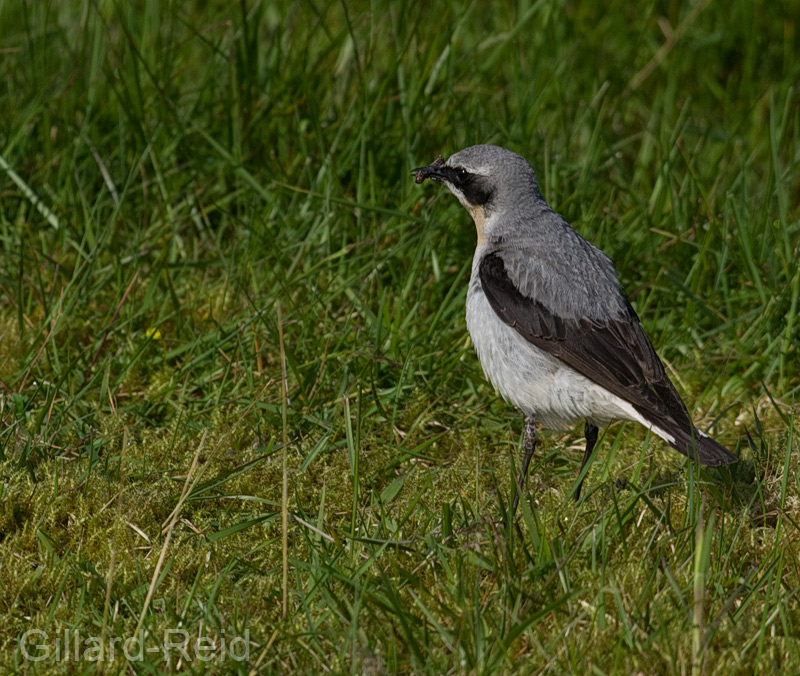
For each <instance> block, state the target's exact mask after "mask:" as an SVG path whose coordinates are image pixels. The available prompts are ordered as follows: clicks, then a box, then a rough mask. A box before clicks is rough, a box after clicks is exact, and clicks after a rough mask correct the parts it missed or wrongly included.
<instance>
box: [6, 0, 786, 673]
mask: <svg viewBox="0 0 800 676" xmlns="http://www.w3.org/2000/svg"><path fill="white" fill-rule="evenodd" d="M0 25H2V26H3V32H2V36H0V69H2V78H0V101H2V102H3V105H2V109H3V110H4V111H5V113H4V115H3V116H2V120H0V421H1V422H0V570H2V580H3V585H2V588H0V664H2V665H3V666H4V667H5V669H6V670H7V671H10V672H12V673H61V672H63V671H64V670H65V669H66V670H73V671H76V672H80V673H84V672H86V673H88V672H92V671H94V672H103V673H123V672H133V673H149V674H157V673H164V674H166V673H177V672H187V673H189V672H192V673H219V674H229V673H242V674H251V673H315V674H316V673H327V672H330V673H359V672H360V673H368V674H379V673H431V674H442V673H464V674H467V673H469V674H473V673H475V674H477V673H504V674H505V673H525V674H527V673H548V674H558V673H570V672H575V673H593V674H612V673H625V674H629V673H647V674H650V673H653V674H655V673H697V674H712V673H720V674H723V673H724V674H749V673H764V672H767V671H775V672H781V673H792V672H793V671H796V670H798V669H800V646H798V641H797V639H796V638H795V636H796V635H797V633H798V625H799V624H800V617H799V616H798V610H797V608H798V604H797V598H796V597H797V594H798V591H799V590H800V575H799V574H798V567H797V562H798V554H800V552H798V547H797V541H798V538H797V530H798V521H799V519H798V514H797V509H798V505H799V504H800V501H798V477H797V473H796V470H795V464H796V462H795V461H796V458H797V453H796V434H797V429H798V425H797V421H796V419H795V418H796V412H797V403H796V402H797V397H798V392H799V391H800V372H799V369H798V365H797V364H798V356H797V342H798V296H799V295H800V274H799V273H798V264H797V259H798V253H799V247H800V212H799V211H798V202H800V178H799V177H800V173H798V166H799V165H800V106H799V105H798V92H797V82H798V81H800V62H798V61H797V59H796V58H795V55H796V53H797V51H798V37H797V34H798V26H797V20H796V19H795V18H794V15H793V13H792V12H791V8H790V7H789V5H782V4H780V3H760V2H756V1H755V0H734V1H733V2H731V3H728V4H726V5H721V4H718V3H710V2H705V1H703V0H701V2H700V3H697V4H694V5H692V4H690V3H681V2H669V3H649V4H646V5H641V6H639V5H636V6H633V5H629V4H626V3H611V4H610V5H606V6H600V5H599V4H591V3H577V4H576V3H566V2H557V1H556V2H549V1H547V2H545V1H541V0H540V1H538V2H524V1H521V2H516V3H515V2H503V3H492V4H491V5H489V4H480V3H456V4H453V3H444V2H433V3H411V2H405V1H403V0H401V1H400V2H391V3H390V2H381V1H378V0H375V1H374V2H371V3H363V2H356V3H349V2H340V1H333V0H332V1H329V2H316V1H315V2H306V3H290V2H282V3H278V2H265V1H261V2H259V1H257V0H253V1H252V2H248V1H246V0H242V1H241V2H240V3H238V4H236V5H231V4H226V3H221V2H216V1H214V0H209V2H205V3H162V2H157V1H156V0H138V1H137V2H135V3H127V4H126V3H119V2H113V1H110V0H109V1H106V0H93V1H92V2H89V1H87V2H77V1H69V2H22V3H19V2H17V3H11V2H7V3H2V4H0ZM478 142H491V143H499V144H501V145H504V146H507V147H509V148H512V149H514V150H516V151H517V152H520V153H521V154H523V155H525V156H526V157H527V158H528V159H529V160H530V161H531V163H532V165H533V166H534V168H535V169H536V170H537V172H538V175H539V179H540V184H541V187H542V190H543V192H544V194H545V196H546V197H547V198H548V200H549V201H550V203H551V204H552V205H553V206H554V207H555V208H556V209H557V210H559V211H560V212H561V213H562V214H563V215H564V216H565V217H566V218H567V219H568V220H569V221H570V222H571V223H574V225H575V227H576V229H577V230H578V231H579V232H580V233H581V234H582V235H584V236H585V237H587V238H588V239H590V240H591V241H593V242H594V243H595V244H597V245H598V246H599V247H600V248H602V249H603V250H604V251H606V252H607V253H608V254H609V255H610V256H611V257H612V258H613V259H614V261H615V262H616V264H617V267H618V268H619V270H620V274H621V278H622V281H623V284H624V286H625V288H626V290H627V292H628V293H629V295H630V297H631V300H632V303H633V304H634V306H635V307H636V310H637V312H638V313H639V315H640V316H641V318H642V321H643V323H644V325H645V328H646V330H647V332H648V334H649V335H650V337H651V339H652V340H653V342H654V344H655V345H656V347H657V349H658V351H659V354H660V355H661V357H662V358H663V360H664V361H665V364H666V365H667V368H668V371H669V373H670V376H671V377H672V378H673V380H674V381H675V383H676V385H677V386H678V389H679V390H680V391H681V393H682V394H683V395H684V397H685V399H686V401H687V403H688V404H689V407H690V409H691V410H692V412H693V415H694V417H695V420H696V422H697V423H698V425H700V426H701V427H702V428H703V429H708V430H710V432H711V433H713V434H714V435H715V436H716V437H717V438H718V439H719V440H720V441H721V442H723V443H725V444H726V445H727V446H728V447H729V448H731V449H732V450H735V452H736V453H737V454H738V455H739V456H740V457H741V462H740V463H738V464H737V465H735V466H733V467H732V468H731V469H730V470H723V471H706V470H700V469H698V468H697V467H696V466H693V465H691V464H689V463H687V462H686V461H685V460H684V459H683V458H682V457H681V456H678V455H677V454H675V453H673V452H672V451H670V450H669V449H667V448H666V447H664V446H663V445H662V444H661V443H660V442H657V441H656V440H655V439H652V438H650V437H648V436H647V435H646V434H645V432H644V431H643V430H641V429H636V428H634V427H633V426H631V425H614V426H611V427H610V428H608V429H607V430H605V431H604V432H603V433H602V436H601V439H600V442H599V447H598V453H597V455H596V460H595V461H594V462H593V465H592V467H591V468H590V470H589V474H588V478H587V484H586V487H587V490H586V491H585V493H586V495H585V496H584V498H583V499H582V501H581V502H580V504H579V505H578V506H577V507H576V506H575V505H574V504H573V502H572V501H571V500H570V499H569V495H570V494H571V492H572V490H573V488H574V487H575V483H576V470H577V468H578V465H579V461H580V457H581V449H580V435H578V434H573V433H548V434H546V435H544V442H543V444H542V445H541V447H540V449H538V450H537V456H536V458H535V460H534V463H533V467H532V475H531V477H530V483H529V489H530V490H529V493H528V495H527V496H526V499H525V500H523V501H522V504H521V509H520V510H519V512H518V514H517V517H516V519H513V518H512V517H511V515H510V513H509V502H510V499H512V498H513V486H514V479H513V477H514V476H515V471H516V467H517V466H518V464H519V463H518V459H517V452H518V445H519V441H520V438H521V421H520V420H519V419H518V415H517V414H516V413H515V412H514V411H513V410H512V409H511V408H509V407H507V406H506V405H505V404H504V403H503V402H502V401H501V400H499V398H498V397H497V396H496V394H495V393H494V392H493V391H492V390H491V387H490V386H489V385H488V384H487V383H486V382H485V380H484V378H483V376H482V373H481V371H480V367H479V365H478V363H477V360H476V357H475V355H474V353H473V350H472V347H471V345H470V344H469V342H468V339H467V334H466V327H465V322H464V316H463V315H464V298H465V292H466V282H467V279H468V276H469V268H470V264H471V256H472V251H473V247H474V233H473V229H472V226H471V224H470V223H469V218H468V216H467V215H466V214H465V213H463V210H462V209H461V208H460V206H459V205H458V204H457V203H456V201H455V200H453V199H452V198H450V196H449V195H447V194H445V193H444V192H443V191H435V190H433V189H431V188H427V187H424V188H420V187H419V186H416V185H415V184H414V182H413V181H412V180H411V177H410V175H409V169H410V168H411V167H414V166H419V165H420V164H423V163H427V162H429V161H431V160H432V159H433V158H434V157H435V156H436V155H437V154H439V153H443V154H444V155H448V154H450V153H452V152H454V151H456V150H458V149H460V148H462V147H464V146H466V145H470V144H473V143H478ZM276 303H280V307H281V310H282V317H280V318H279V317H278V315H277V313H276V310H275V308H276ZM281 335H283V337H284V338H285V340H284V341H283V344H284V347H283V349H281V347H280V344H281V340H280V336H281ZM284 365H285V368H286V369H287V374H286V379H284V377H283V375H282V368H283V367H284ZM284 383H287V387H288V391H286V390H285V389H284V385H283V384H284ZM282 389H284V391H285V393H286V399H285V400H282ZM284 425H285V429H286V430H287V435H286V438H284V435H283V432H282V430H283V429H284ZM284 462H285V465H284ZM284 466H285V467H286V468H287V469H288V476H287V480H288V484H287V490H286V492H284V490H283V485H284V481H283V478H284ZM284 516H285V517H286V519H287V521H286V523H285V525H284V524H282V521H283V517H284ZM284 529H285V532H286V539H284V537H283V532H284ZM284 562H285V563H284ZM284 570H285V571H287V573H288V576H287V578H286V586H285V587H284V583H283V579H284V578H283V576H284ZM284 597H286V598H285V602H284ZM137 629H139V630H140V633H137ZM30 631H34V632H38V633H34V634H27V641H25V640H22V637H23V636H26V632H30ZM182 631H185V632H186V637H187V638H186V642H185V643H184V644H181V640H182V638H183V637H184V634H181V633H180V632H182ZM170 632H171V633H170ZM45 634H46V636H45ZM65 637H66V638H67V639H68V640H69V641H74V640H75V638H74V637H77V638H78V640H79V641H80V642H81V643H80V646H79V649H78V656H77V658H75V653H74V651H73V652H72V653H69V655H70V659H71V661H70V662H67V661H66V660H65V659H64V654H65V647H64V645H62V646H61V653H59V655H56V654H55V652H54V649H55V644H56V639H58V638H60V639H61V640H62V643H64V638H65ZM90 637H99V639H98V640H97V641H96V644H92V642H91V640H90ZM130 637H140V639H141V641H142V644H143V645H144V647H145V648H148V649H150V650H149V651H148V650H145V651H143V654H142V655H140V656H138V657H137V659H131V660H129V659H127V658H126V657H125V655H124V654H122V651H121V648H120V647H121V645H122V641H124V640H125V639H127V638H130ZM165 637H166V638H165ZM202 637H206V638H207V639H208V641H209V642H213V647H212V648H208V649H207V650H205V652H204V651H202V650H200V649H199V648H198V647H197V646H198V643H197V640H198V639H200V638H202ZM115 638H116V639H119V640H120V642H119V643H118V644H117V645H116V653H115V655H114V656H113V659H112V657H111V655H110V654H109V652H108V646H109V644H110V643H111V641H112V639H115ZM237 639H239V641H238V642H236V640H237ZM84 640H87V641H89V642H88V643H83V641H84ZM165 640H167V641H168V642H169V641H172V644H171V645H170V646H165ZM223 642H225V645H226V646H227V648H231V647H232V646H233V648H235V649H233V650H231V649H227V648H226V649H225V650H224V649H223V648H222V644H223ZM37 643H42V644H44V645H45V648H42V649H40V650H39V651H38V652H36V650H35V648H34V646H35V645H36V644H37ZM97 644H99V645H100V646H104V647H105V650H106V652H105V653H103V654H102V655H100V654H98V653H97V652H94V653H89V654H88V655H87V653H86V650H87V649H91V647H92V645H97ZM70 645H72V644H70ZM181 645H182V646H183V650H184V652H181V649H180V646H181ZM202 645H212V644H211V643H203V644H202ZM237 649H238V650H239V652H236V650H237ZM245 649H246V650H245ZM243 650H244V651H245V652H246V655H243V652H242V651H243ZM48 651H49V653H50V654H49V656H47V657H46V658H45V659H42V660H41V661H33V660H32V659H30V658H29V657H26V654H27V655H29V656H31V655H32V656H34V657H36V656H43V655H45V653H47V652H48ZM204 656H205V657H210V658H211V659H209V660H208V661H205V660H204V659H201V657H204ZM240 657H244V658H243V659H239V658H240Z"/></svg>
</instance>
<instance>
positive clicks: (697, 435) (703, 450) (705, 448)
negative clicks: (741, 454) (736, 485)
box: [666, 426, 739, 467]
mask: <svg viewBox="0 0 800 676" xmlns="http://www.w3.org/2000/svg"><path fill="white" fill-rule="evenodd" d="M693 429H694V434H690V433H689V432H688V431H686V430H684V429H682V428H678V427H677V426H675V427H671V428H670V429H669V430H667V431H668V433H669V434H671V435H674V437H675V441H670V440H669V439H667V440H666V441H667V443H669V445H670V446H672V447H673V448H674V449H675V450H677V451H680V452H681V453H683V454H684V455H685V456H688V457H689V458H692V459H694V460H697V462H699V463H700V464H701V465H705V466H706V467H720V466H722V465H730V464H731V463H734V462H738V460H739V458H737V457H736V456H735V455H734V454H733V453H731V452H730V451H729V450H728V449H727V448H725V447H724V446H723V445H722V444H718V443H717V442H716V441H714V440H713V439H712V438H711V437H709V436H708V435H706V434H703V433H702V432H701V431H700V430H698V429H697V428H696V427H695V428H693Z"/></svg>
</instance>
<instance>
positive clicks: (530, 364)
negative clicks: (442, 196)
mask: <svg viewBox="0 0 800 676" xmlns="http://www.w3.org/2000/svg"><path fill="white" fill-rule="evenodd" d="M412 173H413V174H414V177H415V181H416V183H422V182H424V181H425V180H426V179H430V180H431V181H435V182H438V183H443V184H444V185H445V186H447V188H448V189H449V190H450V192H452V193H453V194H454V195H455V196H456V197H457V198H458V201H459V202H461V204H462V205H463V206H464V208H466V210H467V211H468V212H469V214H470V216H472V220H473V221H474V223H475V228H476V230H477V246H476V248H475V255H474V257H473V262H472V272H471V276H470V280H469V287H468V290H467V302H466V319H467V329H468V331H469V334H470V337H471V339H472V343H473V345H474V347H475V350H476V352H477V354H478V359H479V361H480V363H481V366H482V368H483V372H484V374H485V376H486V377H487V379H488V380H489V381H490V383H491V384H492V385H493V386H494V388H495V389H496V390H497V391H498V392H499V393H500V394H501V395H502V397H503V398H504V399H505V400H506V401H508V402H510V403H512V404H513V405H514V406H516V408H518V409H520V410H521V411H522V413H523V416H524V433H523V441H522V450H523V453H524V458H523V463H522V468H521V472H520V475H519V479H518V481H517V486H516V492H515V495H514V502H513V508H512V513H516V509H517V505H518V503H519V497H520V492H521V491H522V490H524V488H525V481H526V477H527V475H528V468H529V466H530V462H531V458H532V457H533V454H534V451H535V448H536V438H537V422H538V423H539V424H540V425H541V426H542V427H543V428H546V429H557V430H563V429H570V428H571V427H573V426H574V425H575V424H577V423H579V422H580V421H584V436H585V439H586V447H585V450H584V454H583V460H582V462H581V466H580V470H579V471H578V476H579V477H581V479H580V482H579V483H578V486H577V488H576V489H575V491H574V493H573V498H574V499H575V501H576V502H577V501H578V500H580V496H581V490H582V487H583V481H584V479H585V474H584V467H585V466H586V464H587V462H588V461H589V459H590V458H591V456H592V453H593V452H594V448H595V444H596V443H597V436H598V431H599V427H600V426H605V425H608V424H610V423H611V422H614V421H616V420H632V421H634V422H637V423H639V424H641V425H644V426H645V427H647V428H648V429H650V430H651V431H652V432H653V433H655V434H657V435H658V436H659V437H661V438H662V439H663V440H664V441H666V442H667V443H668V444H669V445H670V446H672V447H673V448H674V449H676V450H677V451H679V452H680V453H682V454H684V455H686V456H688V457H689V458H692V459H694V460H696V461H697V462H699V463H700V464H701V465H705V466H708V467H719V466H723V465H728V464H730V463H734V462H737V460H738V458H737V456H736V455H734V454H733V453H731V452H730V451H729V450H728V449H727V448H725V447H724V446H722V445H721V444H719V443H718V442H716V441H715V440H714V439H712V438H711V437H710V436H708V435H706V434H705V433H704V432H702V431H700V430H699V429H697V428H696V427H695V426H694V423H693V422H692V418H691V416H690V414H689V411H688V409H687V408H686V404H684V402H683V400H682V399H681V397H680V395H679V394H678V392H677V390H676V389H675V386H674V385H673V384H672V382H671V381H670V379H669V377H668V376H667V374H666V372H665V370H664V365H663V364H662V362H661V360H660V359H659V357H658V355H657V354H656V351H655V349H654V348H653V345H652V343H651V342H650V340H649V339H648V337H647V335H646V334H645V332H644V329H643V328H642V325H641V322H640V320H639V317H638V315H637V314H636V312H635V310H634V309H633V307H632V306H631V304H630V302H629V301H628V298H627V297H626V295H625V294H624V292H623V290H622V287H621V284H620V282H619V278H618V275H617V271H616V268H615V267H614V264H613V263H612V261H611V259H610V258H609V257H608V256H606V255H605V254H604V253H603V252H602V251H600V249H598V248H597V247H595V246H594V245H593V244H591V243H590V242H588V241H587V240H585V239H584V238H583V237H581V236H580V235H579V234H578V233H577V232H576V231H575V230H574V229H573V228H572V226H570V225H569V224H568V223H567V222H566V221H565V220H564V219H563V218H562V217H561V216H560V215H559V214H558V213H556V212H555V211H554V210H553V209H552V208H551V207H550V205H549V204H548V203H547V201H546V200H545V198H544V196H543V195H542V193H541V191H540V190H539V183H538V181H537V178H536V174H535V172H534V170H533V168H532V167H531V166H530V164H528V162H527V161H526V160H525V158H523V157H522V156H520V155H518V154H517V153H514V152H512V151H510V150H507V149H505V148H502V147H500V146H495V145H475V146H471V147H468V148H465V149H463V150H460V151H459V152H457V153H455V154H453V155H451V156H450V157H449V158H448V159H447V160H446V161H445V159H444V157H443V156H441V155H439V156H438V157H437V158H436V160H434V161H433V162H432V163H431V164H429V165H427V166H424V167H417V168H416V169H412ZM587 471H588V470H587ZM581 475H583V476H581Z"/></svg>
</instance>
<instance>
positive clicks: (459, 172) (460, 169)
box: [456, 167, 469, 181]
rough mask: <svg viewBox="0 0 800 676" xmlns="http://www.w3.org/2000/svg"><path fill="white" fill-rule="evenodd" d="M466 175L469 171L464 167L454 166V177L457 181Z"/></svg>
mask: <svg viewBox="0 0 800 676" xmlns="http://www.w3.org/2000/svg"><path fill="white" fill-rule="evenodd" d="M467 176H469V172H468V171H467V170H466V169H464V167H457V168H456V178H457V179H458V180H459V181H463V180H465V179H466V178H467Z"/></svg>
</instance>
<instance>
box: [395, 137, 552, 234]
mask: <svg viewBox="0 0 800 676" xmlns="http://www.w3.org/2000/svg"><path fill="white" fill-rule="evenodd" d="M411 171H412V173H413V174H414V180H415V181H416V182H417V183H422V182H423V181H424V180H425V179H426V178H429V179H431V180H432V181H438V182H439V183H444V184H445V185H446V186H447V187H448V188H449V190H450V192H452V193H453V194H454V195H455V196H456V197H457V198H458V201H459V202H461V204H462V205H463V206H464V208H465V209H466V210H467V211H469V213H470V215H471V216H472V220H474V221H475V227H476V228H477V229H478V241H479V243H480V242H482V241H483V240H485V239H486V237H487V236H488V235H490V233H489V232H487V231H486V228H487V227H491V226H490V225H489V221H490V219H491V217H492V216H493V215H495V214H497V213H502V212H503V211H504V210H506V209H515V208H520V207H523V206H525V205H526V203H527V202H528V201H529V200H538V199H541V194H540V193H539V187H538V184H537V182H536V175H535V174H534V172H533V169H532V168H531V166H530V165H529V164H528V163H527V162H526V161H525V159H524V158H523V157H520V156H519V155H517V154H516V153H513V152H511V151H510V150H506V149H505V148H500V147H499V146H491V145H479V146H471V147H469V148H465V149H464V150H460V151H459V152H457V153H456V154H455V155H451V156H450V157H449V158H448V159H447V160H445V159H444V157H442V156H441V155H439V157H437V158H436V159H435V160H434V161H433V162H432V163H431V164H429V165H428V166H427V167H417V168H416V169H412V170H411Z"/></svg>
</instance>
